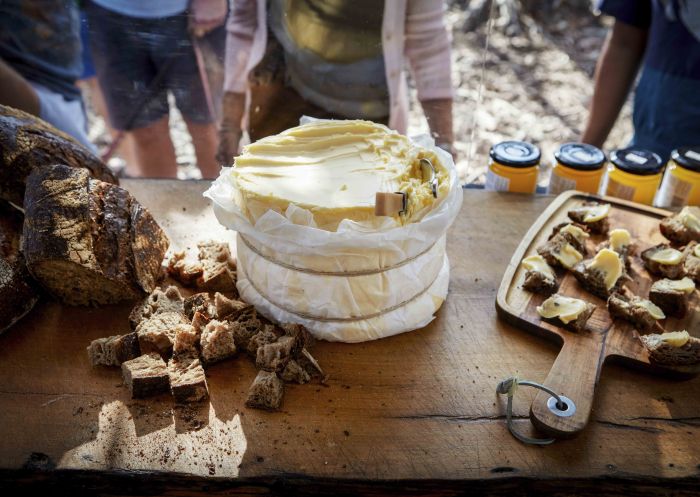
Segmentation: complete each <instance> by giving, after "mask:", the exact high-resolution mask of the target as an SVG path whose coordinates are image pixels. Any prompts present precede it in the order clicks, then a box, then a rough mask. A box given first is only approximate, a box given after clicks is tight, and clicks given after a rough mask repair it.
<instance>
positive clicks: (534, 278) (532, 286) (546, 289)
mask: <svg viewBox="0 0 700 497" xmlns="http://www.w3.org/2000/svg"><path fill="white" fill-rule="evenodd" d="M523 288H525V289H526V290H530V291H531V292H536V293H544V294H549V293H554V292H556V291H557V289H558V288H559V283H557V280H556V279H555V278H552V277H551V276H550V275H548V274H545V273H543V272H541V271H533V270H528V271H527V272H526V273H525V281H524V282H523Z"/></svg>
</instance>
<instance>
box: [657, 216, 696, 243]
mask: <svg viewBox="0 0 700 497" xmlns="http://www.w3.org/2000/svg"><path fill="white" fill-rule="evenodd" d="M681 212H682V211H681ZM659 230H660V231H661V234H662V235H664V236H665V237H666V238H668V239H669V240H670V241H671V242H672V243H674V244H676V245H686V244H688V243H690V242H693V241H694V242H700V231H697V230H694V229H691V228H688V227H687V226H686V225H685V224H684V223H683V221H682V220H681V213H680V212H679V213H678V214H674V215H673V216H669V217H667V218H664V219H662V220H661V223H660V224H659Z"/></svg>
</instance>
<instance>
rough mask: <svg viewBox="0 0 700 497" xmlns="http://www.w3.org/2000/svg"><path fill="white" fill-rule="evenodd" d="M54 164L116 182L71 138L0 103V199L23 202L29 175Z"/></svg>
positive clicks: (39, 120) (92, 156) (94, 158)
mask: <svg viewBox="0 0 700 497" xmlns="http://www.w3.org/2000/svg"><path fill="white" fill-rule="evenodd" d="M54 164H65V165H66V166H67V167H72V168H77V169H82V170H84V171H86V172H87V173H88V174H89V175H90V176H92V177H93V178H95V179H98V180H101V181H105V182H107V183H114V184H116V183H117V178H116V177H115V176H114V175H113V174H112V172H111V171H110V170H109V168H108V167H107V166H105V164H104V163H103V162H102V161H101V160H99V159H98V158H97V157H95V156H94V155H93V154H92V153H91V152H90V151H89V150H88V149H87V148H85V147H84V146H83V145H82V144H80V143H79V142H78V141H77V140H75V139H74V138H73V137H71V136H69V135H68V134H66V133H64V132H62V131H59V130H58V129H56V128H54V127H53V126H51V125H50V124H49V123H47V122H45V121H42V120H41V119H39V118H38V117H35V116H32V115H31V114H28V113H26V112H22V111H21V110H17V109H13V108H12V107H7V106H4V105H0V198H3V199H5V200H8V201H10V202H13V203H15V204H17V205H22V202H23V200H24V194H25V193H24V192H25V183H26V179H27V177H28V176H29V174H30V173H31V172H32V171H34V170H36V169H41V168H44V167H50V166H52V165H54Z"/></svg>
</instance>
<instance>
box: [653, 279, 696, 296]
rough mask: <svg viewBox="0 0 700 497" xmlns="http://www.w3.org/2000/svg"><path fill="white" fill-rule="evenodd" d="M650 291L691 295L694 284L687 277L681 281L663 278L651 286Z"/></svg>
mask: <svg viewBox="0 0 700 497" xmlns="http://www.w3.org/2000/svg"><path fill="white" fill-rule="evenodd" d="M651 288H652V290H659V291H666V292H669V291H671V292H673V291H675V292H683V293H693V290H695V283H693V280H691V279H690V278H688V277H687V276H686V277H685V278H683V279H682V280H669V279H667V278H664V279H663V280H659V281H657V282H655V283H654V284H653V285H651Z"/></svg>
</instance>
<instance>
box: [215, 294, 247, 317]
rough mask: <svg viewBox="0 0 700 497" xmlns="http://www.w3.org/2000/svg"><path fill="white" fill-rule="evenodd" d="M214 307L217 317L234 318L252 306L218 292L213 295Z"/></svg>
mask: <svg viewBox="0 0 700 497" xmlns="http://www.w3.org/2000/svg"><path fill="white" fill-rule="evenodd" d="M214 307H215V308H216V318H217V319H229V320H230V319H236V318H237V317H238V316H239V315H240V314H242V313H244V312H246V311H249V310H250V309H251V308H252V307H253V306H252V305H250V304H246V303H245V302H243V301H242V300H233V299H230V298H228V297H226V296H225V295H222V294H221V293H219V292H216V295H214Z"/></svg>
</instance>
